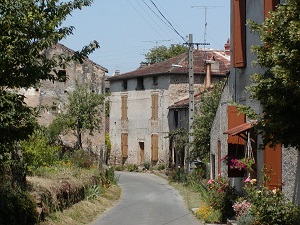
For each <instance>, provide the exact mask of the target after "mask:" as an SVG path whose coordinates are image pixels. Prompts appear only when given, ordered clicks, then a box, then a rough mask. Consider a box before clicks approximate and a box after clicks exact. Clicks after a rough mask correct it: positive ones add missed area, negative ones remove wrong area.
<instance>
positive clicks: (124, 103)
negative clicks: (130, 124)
mask: <svg viewBox="0 0 300 225" xmlns="http://www.w3.org/2000/svg"><path fill="white" fill-rule="evenodd" d="M121 98H122V106H121V110H122V115H121V119H122V120H125V119H127V95H122V96H121Z"/></svg>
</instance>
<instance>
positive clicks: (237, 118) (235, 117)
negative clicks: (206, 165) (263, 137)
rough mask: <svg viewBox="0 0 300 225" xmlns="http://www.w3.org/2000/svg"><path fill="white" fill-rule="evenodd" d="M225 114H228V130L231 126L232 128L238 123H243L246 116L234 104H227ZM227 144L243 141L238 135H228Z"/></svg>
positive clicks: (242, 142) (241, 142)
mask: <svg viewBox="0 0 300 225" xmlns="http://www.w3.org/2000/svg"><path fill="white" fill-rule="evenodd" d="M227 114H228V130H229V129H231V128H234V127H236V126H238V125H241V124H243V123H245V121H246V116H245V114H243V113H240V112H239V111H238V110H237V108H236V106H231V105H229V106H228V107H227ZM227 142H228V144H229V143H230V144H244V143H245V141H244V140H243V139H241V138H239V137H238V136H231V135H228V139H227Z"/></svg>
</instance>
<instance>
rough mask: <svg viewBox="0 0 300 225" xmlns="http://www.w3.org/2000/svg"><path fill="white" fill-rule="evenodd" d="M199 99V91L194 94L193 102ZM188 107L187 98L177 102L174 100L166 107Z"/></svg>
mask: <svg viewBox="0 0 300 225" xmlns="http://www.w3.org/2000/svg"><path fill="white" fill-rule="evenodd" d="M200 99H201V93H199V94H195V95H194V102H198V101H200ZM184 108H189V98H185V99H182V100H180V101H178V102H175V103H174V104H173V105H171V106H170V107H169V108H168V109H184Z"/></svg>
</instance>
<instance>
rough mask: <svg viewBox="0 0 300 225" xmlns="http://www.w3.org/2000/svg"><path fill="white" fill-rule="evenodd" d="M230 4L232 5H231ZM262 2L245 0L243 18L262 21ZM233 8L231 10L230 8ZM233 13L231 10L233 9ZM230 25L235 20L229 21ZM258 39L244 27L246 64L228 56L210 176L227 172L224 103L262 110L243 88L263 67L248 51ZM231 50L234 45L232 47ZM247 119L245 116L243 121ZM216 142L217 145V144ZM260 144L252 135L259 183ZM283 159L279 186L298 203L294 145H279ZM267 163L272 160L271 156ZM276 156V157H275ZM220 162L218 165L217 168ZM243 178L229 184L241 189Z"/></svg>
mask: <svg viewBox="0 0 300 225" xmlns="http://www.w3.org/2000/svg"><path fill="white" fill-rule="evenodd" d="M232 6H233V4H232ZM264 6H265V5H264V1H263V0H261V1H246V3H245V8H246V10H245V13H246V15H245V16H246V20H253V21H255V22H257V23H259V24H261V23H262V22H263V21H264V18H265V15H264ZM232 10H234V9H233V8H232ZM232 14H233V12H232ZM231 24H232V27H233V26H234V22H233V21H231ZM233 32H234V31H233V29H232V28H231V36H232V38H233V37H234V33H233ZM260 44H261V41H260V39H259V36H258V35H257V34H255V33H253V32H251V31H250V29H247V28H246V33H245V46H246V48H245V65H244V66H234V65H235V64H234V62H233V59H231V66H230V75H229V77H228V83H227V84H226V86H225V88H224V91H223V94H222V97H221V99H220V103H219V106H218V111H217V113H216V116H215V120H214V123H213V127H212V130H211V152H210V153H211V178H215V177H216V174H217V173H218V171H219V172H222V173H224V174H226V173H227V172H228V169H227V166H225V165H223V163H220V160H221V158H222V157H224V156H225V155H227V154H228V144H227V138H228V135H227V134H223V133H224V131H226V130H227V129H228V127H227V126H228V112H227V106H228V105H230V103H229V102H228V101H234V102H236V103H237V104H243V105H247V106H250V107H251V108H253V109H254V110H255V111H256V113H258V114H259V113H261V107H260V104H259V102H258V101H253V100H252V99H250V98H249V93H248V92H247V91H246V87H247V86H249V85H250V84H251V80H250V75H251V74H254V73H263V70H262V69H261V68H259V67H254V66H253V64H252V63H253V61H254V60H255V59H256V57H255V55H254V54H253V53H252V52H251V51H250V47H251V46H253V45H260ZM231 48H232V49H231V52H232V51H234V48H233V47H232V46H231ZM235 51H241V49H235ZM247 121H249V119H248V118H246V122H247ZM218 142H219V146H218ZM261 143H262V140H261V137H260V136H258V137H257V138H255V143H254V148H255V151H256V157H255V161H256V172H257V174H255V176H257V178H258V179H259V181H260V182H262V179H263V174H262V173H261V171H262V169H263V168H264V165H265V163H266V157H265V152H264V150H261V149H260V147H259V146H260V144H261ZM218 147H220V148H221V149H220V153H221V154H218V153H219V152H218ZM281 155H282V157H281V158H282V159H281V165H277V166H278V167H280V168H281V169H280V171H279V173H282V174H281V175H282V176H281V177H282V183H283V184H284V185H283V187H282V189H283V191H284V192H285V194H286V195H287V196H288V197H289V199H290V200H291V201H292V202H293V203H295V204H298V205H299V202H300V185H299V184H300V172H299V171H300V169H299V168H300V161H299V151H298V150H297V149H293V148H284V147H283V146H282V154H281ZM270 157H272V156H269V159H268V160H269V162H271V163H272V161H277V160H275V159H274V160H273V159H272V158H271V159H270ZM276 157H277V156H276ZM218 165H221V168H218ZM242 179H245V178H231V181H232V184H233V185H234V186H235V187H236V188H237V189H238V190H242V186H243V182H242Z"/></svg>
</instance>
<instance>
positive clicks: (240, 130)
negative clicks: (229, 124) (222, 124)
mask: <svg viewBox="0 0 300 225" xmlns="http://www.w3.org/2000/svg"><path fill="white" fill-rule="evenodd" d="M253 124H256V122H247V123H243V124H241V125H238V126H236V127H233V128H231V129H229V130H226V131H224V133H223V134H229V135H232V136H236V135H238V136H240V137H241V138H243V139H245V140H246V137H247V135H246V134H245V133H244V132H246V131H248V130H250V129H251V128H252V127H253Z"/></svg>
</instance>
